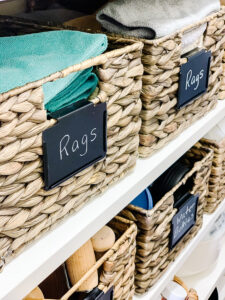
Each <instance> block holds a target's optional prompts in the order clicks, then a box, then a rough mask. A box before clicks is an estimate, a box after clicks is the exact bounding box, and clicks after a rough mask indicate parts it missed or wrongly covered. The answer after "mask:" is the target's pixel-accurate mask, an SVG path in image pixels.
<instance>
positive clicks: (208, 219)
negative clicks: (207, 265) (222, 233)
mask: <svg viewBox="0 0 225 300" xmlns="http://www.w3.org/2000/svg"><path fill="white" fill-rule="evenodd" d="M224 209H225V201H223V202H222V204H221V205H220V206H219V207H218V208H217V210H216V211H215V212H214V213H213V214H211V215H204V219H203V226H202V228H201V230H200V231H199V232H198V234H197V235H196V237H195V238H194V239H193V240H191V241H190V243H189V244H188V245H187V246H186V248H185V249H184V250H183V251H182V252H181V253H180V255H179V256H178V257H177V258H176V260H175V261H174V262H173V263H172V264H171V265H170V267H169V268H168V270H167V271H166V272H165V274H164V275H163V276H162V277H161V278H160V279H159V280H158V282H157V283H156V284H155V285H154V286H153V287H152V288H151V289H150V290H149V291H148V292H147V293H146V294H144V295H143V296H135V298H134V300H155V299H158V298H157V297H158V296H159V295H160V293H161V292H162V290H163V289H164V288H165V287H166V285H167V284H168V282H169V281H171V280H173V277H174V275H176V272H177V271H178V270H179V269H180V267H181V266H182V265H183V263H184V261H185V260H186V259H187V258H188V256H189V255H190V254H191V253H192V251H193V250H194V249H195V247H196V246H197V245H198V243H199V241H200V240H201V239H202V238H203V237H204V235H205V234H206V233H207V232H208V230H210V228H211V226H212V224H213V223H214V222H215V220H216V219H217V218H218V216H219V215H220V213H221V212H222V211H223V210H224ZM223 254H225V253H224V252H223ZM223 267H224V269H225V263H224V256H223ZM221 268H222V267H221ZM218 278H219V277H217V279H218ZM216 281H217V280H216ZM185 283H186V284H187V285H188V286H189V287H193V288H195V286H194V284H192V283H190V284H189V282H188V281H186V280H185ZM209 288H210V286H209ZM205 289H207V286H206V287H205ZM209 295H210V291H209ZM206 299H207V298H204V297H203V298H202V297H201V296H200V297H199V300H206Z"/></svg>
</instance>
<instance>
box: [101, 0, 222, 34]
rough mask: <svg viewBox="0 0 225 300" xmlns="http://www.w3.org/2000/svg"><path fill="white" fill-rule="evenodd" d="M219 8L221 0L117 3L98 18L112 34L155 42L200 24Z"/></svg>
mask: <svg viewBox="0 0 225 300" xmlns="http://www.w3.org/2000/svg"><path fill="white" fill-rule="evenodd" d="M219 9H220V1H219V0H197V1H196V0H114V1H112V2H109V3H108V4H106V5H105V6H104V7H103V8H102V9H101V10H100V11H99V12H98V13H97V16H96V17H97V20H98V21H99V22H100V23H101V25H102V27H103V28H105V29H106V30H107V31H109V32H114V33H119V34H124V35H129V36H135V37H140V38H147V39H154V38H158V37H163V36H165V35H169V34H172V33H174V32H176V31H177V30H179V29H182V28H183V27H185V26H188V25H190V24H192V23H196V22H198V21H200V20H201V19H202V18H204V17H206V16H207V15H209V14H212V13H213V12H216V11H218V10H219Z"/></svg>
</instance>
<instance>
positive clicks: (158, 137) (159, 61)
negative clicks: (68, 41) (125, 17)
mask: <svg viewBox="0 0 225 300" xmlns="http://www.w3.org/2000/svg"><path fill="white" fill-rule="evenodd" d="M92 21H93V20H92ZM205 23H206V24H207V29H206V31H205V33H204V35H203V37H202V41H201V39H200V40H199V42H198V45H197V46H199V47H200V49H206V50H207V51H211V53H212V58H211V66H210V72H209V86H208V89H207V92H206V93H205V94H204V95H202V96H200V97H199V98H197V99H196V100H195V101H193V102H191V103H190V104H188V105H187V106H185V107H183V108H182V109H180V110H177V108H176V106H177V92H178V88H179V73H180V67H181V65H182V64H185V63H186V62H187V58H185V55H184V56H182V55H183V54H184V53H183V52H184V49H183V45H182V38H183V36H184V33H186V32H189V31H191V30H193V29H194V28H195V27H197V26H200V25H202V24H205ZM67 24H69V25H72V26H75V27H76V28H79V26H77V25H76V24H77V22H76V20H74V21H70V22H67ZM95 27H96V23H94V25H93V28H95ZM82 29H83V30H86V31H90V32H99V30H97V29H92V28H90V23H89V22H88V21H87V23H86V26H85V20H83V22H82ZM224 32H225V7H223V8H222V9H221V10H220V12H218V13H214V14H212V15H210V16H208V17H206V18H204V19H202V20H201V21H199V22H198V23H195V24H192V25H190V26H188V27H185V28H183V29H182V30H180V31H178V32H176V33H174V34H172V35H169V36H165V37H163V38H160V39H155V40H146V39H138V38H133V37H131V39H135V40H137V41H141V42H143V43H144V48H143V52H142V63H143V65H144V76H143V88H142V94H141V100H142V111H141V119H142V126H141V130H140V147H139V154H140V156H141V157H148V156H149V155H151V154H153V153H154V152H155V151H157V150H159V149H161V148H162V147H163V146H164V145H166V144H167V143H168V142H169V141H170V140H172V139H173V138H174V137H175V136H177V135H178V134H180V133H181V132H182V131H183V130H184V129H185V128H187V127H188V126H190V125H191V124H192V123H193V122H195V121H197V120H198V119H199V118H201V117H202V116H204V115H205V114H206V113H207V112H209V111H210V110H211V109H213V108H214V107H215V105H216V104H217V99H218V98H219V91H220V85H221V81H224V79H223V77H222V73H223V68H222V58H223V55H224V43H225V34H224ZM107 34H108V36H109V37H114V38H115V39H119V38H120V42H121V44H122V43H127V41H129V37H125V36H119V35H118V34H111V33H110V34H109V33H107ZM201 42H202V43H201ZM224 98H225V97H224Z"/></svg>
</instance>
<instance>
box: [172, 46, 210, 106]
mask: <svg viewBox="0 0 225 300" xmlns="http://www.w3.org/2000/svg"><path fill="white" fill-rule="evenodd" d="M187 58H188V62H187V63H185V64H183V65H181V69H180V80H179V89H178V100H177V108H178V109H180V108H181V107H183V106H185V105H187V104H188V103H190V102H191V101H193V100H194V99H196V98H198V97H199V96H200V95H202V94H204V93H205V92H206V91H207V88H208V79H209V70H210V60H211V52H210V51H206V50H201V51H198V52H195V53H194V54H192V55H190V56H187Z"/></svg>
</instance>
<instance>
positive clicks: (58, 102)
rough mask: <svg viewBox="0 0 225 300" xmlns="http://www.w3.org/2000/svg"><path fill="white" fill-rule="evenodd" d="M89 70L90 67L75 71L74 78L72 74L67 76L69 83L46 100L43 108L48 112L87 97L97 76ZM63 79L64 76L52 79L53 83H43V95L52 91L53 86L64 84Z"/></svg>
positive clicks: (91, 91)
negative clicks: (69, 79) (69, 78)
mask: <svg viewBox="0 0 225 300" xmlns="http://www.w3.org/2000/svg"><path fill="white" fill-rule="evenodd" d="M91 71H92V68H89V69H86V70H84V71H82V72H77V74H78V75H77V76H75V78H74V74H70V75H69V76H67V77H71V83H70V84H69V85H68V86H67V87H66V88H64V89H62V90H61V92H59V93H58V94H57V95H56V96H55V97H54V98H52V99H51V100H50V101H49V102H47V103H46V104H45V108H46V109H47V110H48V111H50V112H54V111H56V110H58V109H61V108H63V107H64V106H66V105H70V104H72V103H73V102H76V101H79V100H82V99H87V98H89V96H90V95H91V94H92V93H93V92H94V90H95V89H96V86H97V84H98V77H97V76H96V75H95V74H94V73H92V72H91ZM64 80H65V78H62V79H59V80H57V81H54V82H53V83H52V82H50V83H46V84H45V85H44V94H45V97H46V95H48V93H49V92H51V91H54V86H55V87H56V88H57V87H58V86H59V85H61V84H62V85H64V83H63V81H64ZM57 85H58V86H57ZM48 96H49V95H48Z"/></svg>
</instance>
